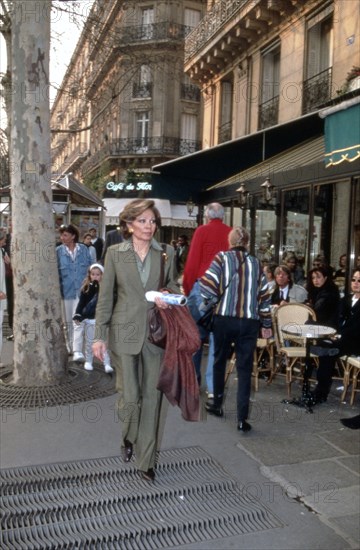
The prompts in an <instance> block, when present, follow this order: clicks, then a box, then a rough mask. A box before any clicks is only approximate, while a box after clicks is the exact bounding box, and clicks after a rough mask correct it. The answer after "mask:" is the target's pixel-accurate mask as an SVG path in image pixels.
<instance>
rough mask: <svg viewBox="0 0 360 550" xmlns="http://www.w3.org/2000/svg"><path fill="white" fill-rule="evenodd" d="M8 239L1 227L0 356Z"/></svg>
mask: <svg viewBox="0 0 360 550" xmlns="http://www.w3.org/2000/svg"><path fill="white" fill-rule="evenodd" d="M5 241H6V234H5V231H4V230H3V229H0V248H1V251H2V252H1V254H0V357H1V351H2V341H3V320H4V309H5V307H6V284H5V262H4V254H5V251H4V252H3V247H4V245H5Z"/></svg>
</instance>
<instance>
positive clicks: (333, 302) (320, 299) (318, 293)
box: [309, 282, 340, 329]
mask: <svg viewBox="0 0 360 550" xmlns="http://www.w3.org/2000/svg"><path fill="white" fill-rule="evenodd" d="M339 304H340V294H339V289H338V287H337V286H336V285H335V284H334V283H333V282H329V283H325V284H324V285H323V286H322V287H321V288H313V289H311V291H309V305H310V306H311V307H312V308H313V310H314V311H315V313H316V320H317V322H318V323H319V324H320V325H326V326H328V327H333V328H336V329H337V328H338V325H339Z"/></svg>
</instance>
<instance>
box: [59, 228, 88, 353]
mask: <svg viewBox="0 0 360 550" xmlns="http://www.w3.org/2000/svg"><path fill="white" fill-rule="evenodd" d="M59 233H60V240H61V242H62V244H61V245H59V246H58V247H57V248H56V255H57V263H58V272H59V279H60V292H61V297H62V310H63V311H62V314H63V320H64V323H65V336H66V340H67V341H66V344H67V348H68V352H69V354H72V352H73V316H74V314H75V309H76V306H77V303H78V301H79V297H80V288H81V285H82V283H83V280H84V279H85V277H86V274H87V270H88V268H89V266H90V265H91V264H92V263H93V262H92V261H91V256H90V253H89V249H88V247H87V246H85V245H84V244H82V243H79V242H78V241H79V230H78V228H77V227H76V226H75V225H72V224H69V225H62V226H61V227H60V228H59Z"/></svg>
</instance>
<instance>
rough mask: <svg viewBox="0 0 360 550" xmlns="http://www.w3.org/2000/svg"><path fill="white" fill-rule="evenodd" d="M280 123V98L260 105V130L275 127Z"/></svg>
mask: <svg viewBox="0 0 360 550" xmlns="http://www.w3.org/2000/svg"><path fill="white" fill-rule="evenodd" d="M278 121H279V96H278V95H277V96H275V97H273V98H272V99H269V101H265V103H262V104H261V105H259V130H263V129H264V128H269V127H270V126H275V124H277V123H278Z"/></svg>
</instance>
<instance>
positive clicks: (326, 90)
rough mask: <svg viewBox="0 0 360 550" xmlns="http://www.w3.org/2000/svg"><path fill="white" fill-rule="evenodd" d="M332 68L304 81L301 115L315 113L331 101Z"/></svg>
mask: <svg viewBox="0 0 360 550" xmlns="http://www.w3.org/2000/svg"><path fill="white" fill-rule="evenodd" d="M331 88H332V67H329V68H328V69H326V70H325V71H322V72H321V73H318V74H317V75H315V76H313V77H312V78H308V80H305V81H304V86H303V114H306V113H310V112H311V111H315V110H316V109H317V108H319V107H320V106H321V105H323V104H324V103H326V102H327V101H329V100H330V99H331Z"/></svg>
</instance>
